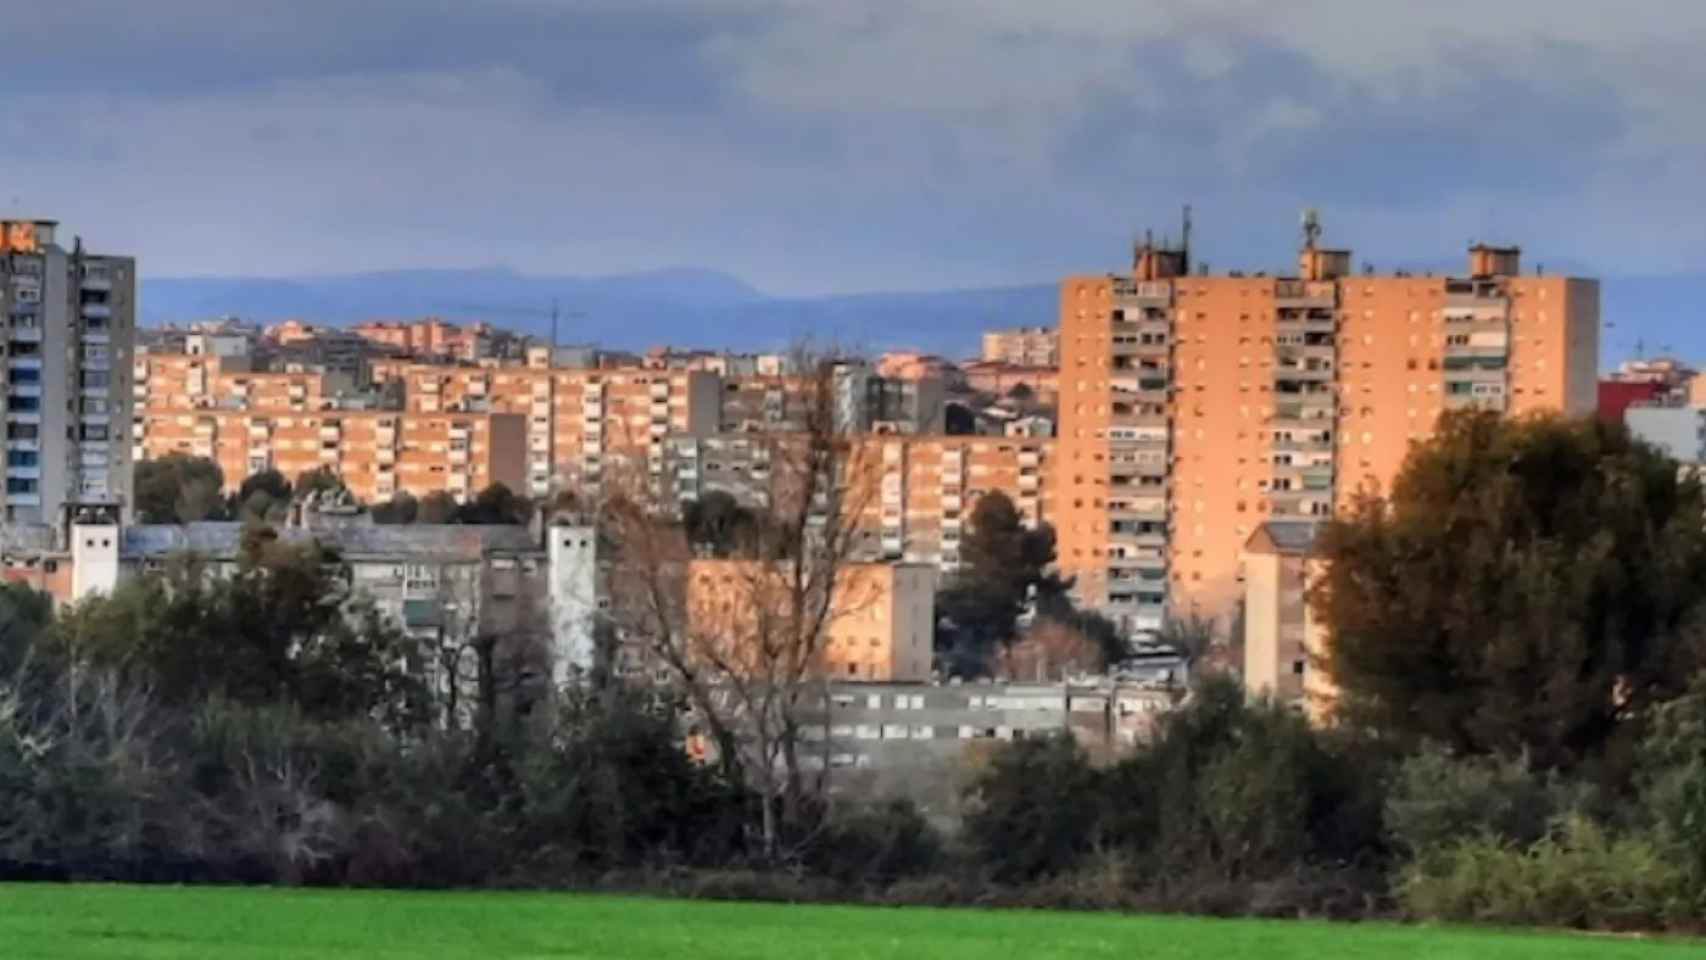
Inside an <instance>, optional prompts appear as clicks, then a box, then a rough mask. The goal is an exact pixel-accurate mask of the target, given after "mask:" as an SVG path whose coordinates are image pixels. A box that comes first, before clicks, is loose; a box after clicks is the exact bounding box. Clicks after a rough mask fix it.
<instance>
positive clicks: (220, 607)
mask: <svg viewBox="0 0 1706 960" xmlns="http://www.w3.org/2000/svg"><path fill="white" fill-rule="evenodd" d="M49 637H50V640H51V642H52V643H53V645H54V648H55V649H56V651H57V652H59V653H60V654H61V655H62V658H63V659H64V660H65V661H67V662H71V663H87V664H89V665H90V666H92V667H95V668H97V669H101V670H106V671H110V672H111V673H112V674H113V675H114V676H115V677H117V678H119V679H120V680H123V681H126V682H134V683H138V684H141V685H144V686H146V687H148V688H150V689H152V690H153V691H154V692H155V693H156V694H157V695H158V696H159V698H160V700H161V701H162V702H163V703H164V704H166V705H168V706H173V707H179V706H185V705H189V704H196V703H201V702H203V701H206V700H208V699H210V698H216V697H222V698H224V699H227V700H230V701H232V702H234V703H238V704H243V705H251V706H259V705H268V704H277V703H287V704H290V705H293V706H294V707H296V708H298V709H300V710H302V711H303V713H304V714H305V715H306V716H308V717H309V718H310V719H315V720H331V719H343V718H349V717H357V716H360V717H372V718H384V719H385V720H387V721H388V722H390V723H392V724H394V725H395V726H398V727H402V726H407V725H409V724H412V723H415V722H417V721H418V720H419V719H420V718H421V716H422V715H423V714H424V712H425V706H424V700H423V697H424V690H423V688H422V687H421V685H420V681H419V678H418V676H417V668H418V665H419V661H420V659H421V657H420V653H419V651H418V650H416V649H414V648H413V646H412V645H411V643H410V641H409V640H408V638H407V637H406V636H404V635H403V634H401V633H400V632H399V631H398V630H397V629H396V628H395V627H394V626H393V625H392V624H390V623H389V622H388V621H387V620H386V619H385V618H384V617H382V616H380V615H379V613H378V612H377V611H376V610H375V609H374V608H373V607H372V605H371V603H369V602H367V601H365V599H363V598H360V597H356V596H353V595H352V591H351V584H350V578H349V570H348V567H347V566H345V565H343V564H342V563H341V561H340V560H339V559H338V558H337V557H336V556H335V555H333V554H330V553H327V552H325V551H323V550H321V548H320V547H319V546H318V544H315V543H312V542H309V543H301V544H293V543H286V542H283V541H281V540H280V539H279V538H278V536H277V534H276V533H275V532H274V531H273V530H271V529H270V528H267V527H263V526H258V525H254V526H250V527H249V528H247V529H245V530H244V532H243V540H242V543H241V547H240V552H239V556H238V562H237V570H236V572H235V573H234V574H233V575H232V576H230V577H229V578H214V577H211V576H209V575H208V573H207V571H206V569H205V565H204V564H203V563H202V562H201V561H199V560H197V559H195V558H180V559H179V560H177V561H175V562H174V563H173V564H172V565H171V566H170V567H169V568H168V569H167V570H165V571H163V572H161V573H159V574H155V575H151V576H145V577H141V578H138V579H136V580H131V581H128V582H126V583H123V584H120V586H119V587H118V589H117V590H115V591H113V593H112V594H111V595H110V596H98V597H94V598H90V599H88V600H85V601H83V602H81V603H79V604H77V605H76V606H75V607H73V608H71V609H70V610H68V611H66V612H65V614H64V615H63V616H61V617H60V618H59V619H58V620H57V621H56V622H55V623H54V624H53V628H52V630H51V632H50V634H49Z"/></svg>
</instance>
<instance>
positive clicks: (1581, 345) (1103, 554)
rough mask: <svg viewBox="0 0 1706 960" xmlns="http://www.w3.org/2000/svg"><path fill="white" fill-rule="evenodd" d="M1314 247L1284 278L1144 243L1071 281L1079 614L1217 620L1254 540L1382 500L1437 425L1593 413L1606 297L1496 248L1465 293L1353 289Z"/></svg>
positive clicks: (1070, 395)
mask: <svg viewBox="0 0 1706 960" xmlns="http://www.w3.org/2000/svg"><path fill="white" fill-rule="evenodd" d="M1318 233H1319V231H1318V228H1316V227H1315V226H1314V225H1313V224H1311V226H1310V229H1309V230H1308V231H1307V235H1306V240H1305V244H1304V246H1303V248H1302V249H1301V251H1300V253H1299V257H1298V262H1297V266H1296V268H1295V269H1294V270H1290V271H1286V273H1285V274H1284V275H1281V276H1268V275H1265V274H1250V275H1244V274H1236V273H1234V274H1224V275H1213V276H1210V275H1203V274H1201V273H1197V272H1193V270H1192V265H1191V263H1190V257H1189V252H1188V251H1187V250H1184V249H1173V250H1168V249H1159V248H1156V247H1153V246H1150V245H1143V246H1140V247H1139V248H1138V250H1137V253H1136V257H1135V262H1134V266H1133V271H1132V274H1131V275H1129V276H1101V277H1095V276H1078V277H1070V278H1068V279H1067V280H1066V281H1064V282H1063V284H1062V286H1061V305H1060V316H1061V321H1060V331H1061V374H1060V404H1059V413H1060V420H1059V429H1058V432H1057V437H1058V440H1057V444H1058V452H1057V454H1056V456H1055V458H1054V466H1055V477H1056V482H1055V484H1054V494H1055V498H1056V503H1057V505H1058V512H1057V513H1055V514H1054V515H1053V520H1054V525H1055V528H1056V530H1057V532H1058V533H1059V536H1060V557H1061V565H1062V568H1063V571H1064V572H1065V573H1066V574H1067V575H1069V576H1072V577H1074V578H1076V591H1077V593H1078V596H1079V600H1080V601H1081V602H1083V603H1085V604H1088V605H1090V606H1094V607H1098V608H1100V609H1102V610H1103V611H1104V612H1105V613H1107V614H1109V615H1110V616H1113V617H1115V618H1116V619H1118V620H1119V621H1121V622H1122V623H1124V624H1125V625H1126V626H1127V627H1128V628H1137V629H1153V628H1156V627H1159V626H1160V624H1161V622H1162V621H1163V619H1164V618H1165V617H1166V616H1167V615H1168V613H1169V611H1172V612H1175V613H1186V612H1192V611H1194V612H1196V613H1199V614H1203V615H1209V616H1215V617H1219V618H1222V619H1223V620H1225V619H1226V618H1228V616H1229V614H1230V611H1231V609H1232V607H1233V605H1234V604H1235V602H1236V601H1237V599H1238V598H1239V597H1240V596H1241V595H1242V593H1243V586H1242V583H1241V576H1242V574H1241V563H1240V558H1241V555H1242V552H1243V548H1244V545H1245V543H1246V541H1248V540H1249V538H1250V536H1251V535H1252V534H1253V533H1254V532H1255V530H1256V529H1257V528H1258V527H1259V526H1261V525H1262V524H1263V523H1265V522H1267V521H1269V520H1288V519H1290V520H1306V519H1309V518H1317V517H1326V516H1330V515H1331V514H1332V513H1333V511H1334V509H1335V507H1336V506H1338V505H1341V504H1344V503H1345V502H1347V501H1348V500H1349V499H1350V498H1351V497H1354V496H1356V495H1357V494H1358V492H1360V491H1364V490H1385V489H1387V488H1388V487H1389V486H1390V484H1391V482H1392V480H1393V478H1394V477H1395V476H1396V475H1397V472H1398V469H1399V467H1400V466H1401V465H1402V463H1403V460H1404V457H1405V454H1406V452H1407V451H1408V450H1409V448H1410V444H1412V443H1413V442H1415V441H1418V440H1422V439H1425V438H1427V437H1428V436H1430V435H1431V434H1432V431H1433V428H1434V424H1435V422H1436V421H1437V419H1438V417H1439V415H1440V414H1441V413H1442V412H1443V411H1446V410H1451V409H1456V408H1460V407H1471V406H1473V407H1484V408H1490V409H1495V410H1502V411H1508V412H1510V413H1512V414H1521V413H1527V412H1530V411H1539V410H1557V411H1562V412H1565V413H1568V414H1571V415H1585V414H1587V413H1590V412H1591V411H1592V410H1593V409H1594V406H1595V400H1596V398H1595V390H1596V380H1595V378H1596V372H1597V368H1598V363H1599V284H1598V282H1597V281H1594V280H1584V279H1573V278H1568V277H1559V276H1551V275H1541V274H1535V273H1529V274H1524V273H1522V272H1521V270H1520V260H1519V255H1518V252H1517V250H1516V249H1515V248H1496V247H1487V246H1476V247H1474V248H1472V249H1471V250H1470V255H1469V262H1468V265H1467V266H1468V269H1467V271H1466V272H1465V273H1464V274H1463V275H1461V276H1430V275H1421V274H1405V273H1398V274H1390V275H1372V274H1367V273H1360V274H1359V273H1353V272H1352V271H1351V269H1350V266H1351V254H1350V252H1349V251H1347V250H1331V249H1326V248H1324V247H1321V246H1319V244H1318V242H1317V239H1318Z"/></svg>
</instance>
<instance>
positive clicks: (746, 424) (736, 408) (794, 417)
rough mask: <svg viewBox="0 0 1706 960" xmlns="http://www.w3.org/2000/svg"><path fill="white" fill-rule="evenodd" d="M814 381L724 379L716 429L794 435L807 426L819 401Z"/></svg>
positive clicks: (793, 377) (757, 378)
mask: <svg viewBox="0 0 1706 960" xmlns="http://www.w3.org/2000/svg"><path fill="white" fill-rule="evenodd" d="M818 388H819V384H818V382H817V380H816V379H814V378H811V377H800V376H775V377H766V376H756V375H754V376H743V377H728V378H725V379H724V380H723V394H722V406H721V413H720V415H719V427H718V429H719V430H720V431H722V432H724V433H737V432H747V431H765V432H781V433H795V432H803V431H805V430H806V429H808V428H809V427H810V424H811V421H812V419H813V418H812V408H813V407H814V405H816V404H817V403H818V402H819V396H818Z"/></svg>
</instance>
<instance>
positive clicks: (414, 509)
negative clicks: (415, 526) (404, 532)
mask: <svg viewBox="0 0 1706 960" xmlns="http://www.w3.org/2000/svg"><path fill="white" fill-rule="evenodd" d="M419 511H420V504H419V503H418V502H417V501H416V500H415V498H414V497H413V496H412V495H410V493H409V492H408V491H407V490H402V491H399V492H398V493H397V495H396V496H394V497H392V498H391V499H390V500H387V501H385V502H384V503H379V504H374V506H373V509H372V510H371V511H370V513H371V514H372V516H373V522H374V523H401V524H408V523H414V522H415V516H416V514H417V513H419Z"/></svg>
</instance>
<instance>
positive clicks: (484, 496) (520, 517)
mask: <svg viewBox="0 0 1706 960" xmlns="http://www.w3.org/2000/svg"><path fill="white" fill-rule="evenodd" d="M532 514H533V504H531V503H529V502H528V501H527V498H526V497H518V496H516V495H515V493H514V492H513V491H511V490H510V488H509V487H507V486H505V485H503V484H501V483H494V484H492V485H491V486H489V487H487V488H486V489H484V490H481V491H480V492H479V493H478V494H476V495H475V497H474V499H472V500H470V501H468V502H467V503H465V504H462V506H461V507H459V508H457V510H456V515H455V520H456V522H457V523H475V524H515V523H520V524H524V523H526V522H527V520H528V518H529V517H531V516H532Z"/></svg>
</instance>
